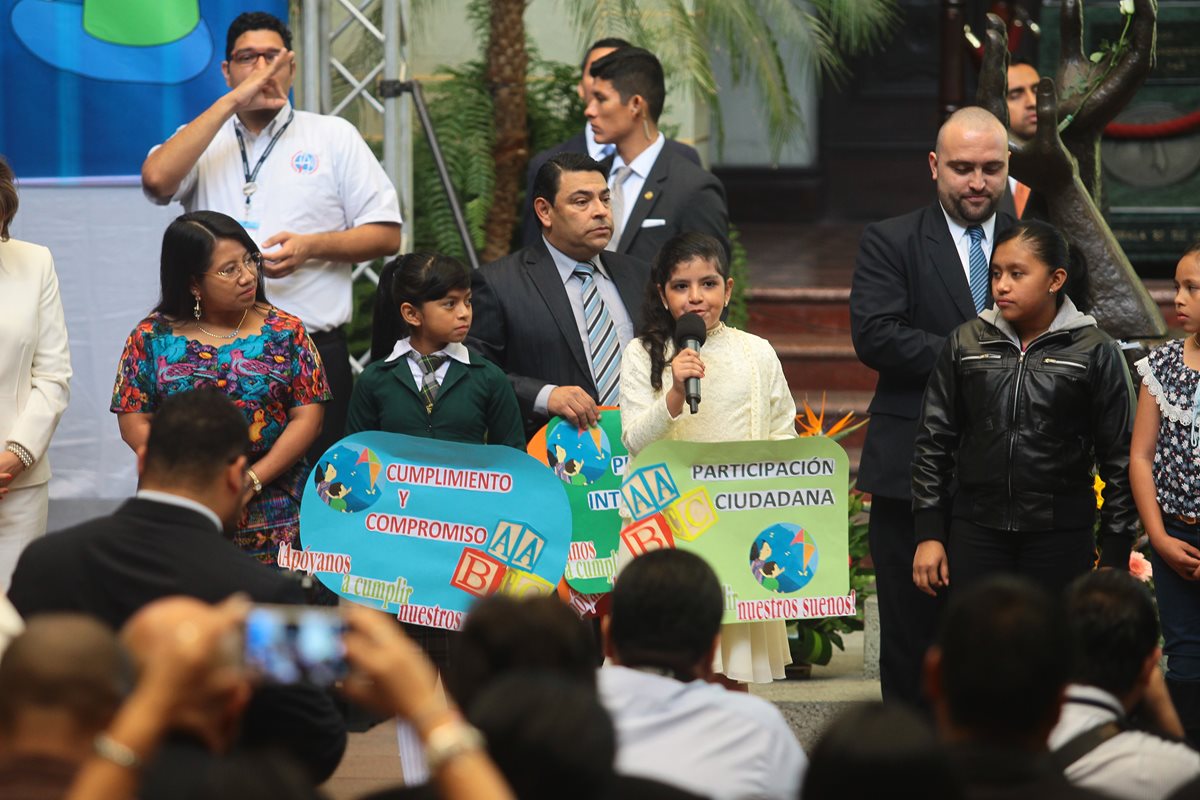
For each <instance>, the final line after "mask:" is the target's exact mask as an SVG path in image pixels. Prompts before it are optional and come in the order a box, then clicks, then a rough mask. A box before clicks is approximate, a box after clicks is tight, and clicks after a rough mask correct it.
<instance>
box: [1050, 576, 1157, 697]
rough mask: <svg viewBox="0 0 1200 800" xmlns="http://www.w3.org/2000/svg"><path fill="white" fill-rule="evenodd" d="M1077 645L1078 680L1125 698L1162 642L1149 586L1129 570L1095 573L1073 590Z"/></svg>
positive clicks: (1070, 617)
mask: <svg viewBox="0 0 1200 800" xmlns="http://www.w3.org/2000/svg"><path fill="white" fill-rule="evenodd" d="M1066 610H1067V621H1068V624H1069V625H1070V626H1071V642H1072V644H1073V645H1074V647H1075V670H1074V672H1073V673H1072V680H1073V682H1075V683H1083V684H1087V685H1089V686H1098V687H1100V688H1101V689H1103V690H1105V691H1106V692H1108V693H1110V694H1113V695H1116V696H1117V697H1123V696H1124V695H1126V694H1128V693H1129V691H1130V690H1132V689H1133V688H1134V686H1135V684H1136V683H1137V681H1138V678H1139V677H1140V676H1141V673H1142V667H1143V665H1144V664H1145V662H1146V658H1147V657H1148V656H1149V655H1150V654H1151V653H1153V652H1154V649H1155V648H1156V647H1158V618H1157V617H1156V616H1155V612H1154V600H1153V599H1152V598H1151V597H1150V592H1149V591H1148V590H1147V589H1146V587H1145V586H1143V585H1142V584H1140V583H1139V582H1138V581H1137V579H1136V578H1134V577H1133V576H1131V575H1130V574H1129V573H1128V572H1123V571H1120V570H1104V571H1102V572H1089V573H1088V574H1086V575H1084V576H1083V577H1081V578H1079V579H1077V580H1076V581H1075V582H1074V583H1072V584H1071V585H1070V587H1069V588H1068V589H1067V594H1066Z"/></svg>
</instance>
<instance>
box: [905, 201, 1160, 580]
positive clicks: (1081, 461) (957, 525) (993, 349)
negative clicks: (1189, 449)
mask: <svg viewBox="0 0 1200 800" xmlns="http://www.w3.org/2000/svg"><path fill="white" fill-rule="evenodd" d="M1069 256H1070V253H1069V249H1068V246H1067V242H1066V240H1065V239H1064V238H1063V236H1062V234H1060V233H1059V232H1058V231H1057V230H1055V228H1054V227H1052V226H1050V225H1047V224H1046V223H1044V222H1039V221H1033V220H1027V221H1022V222H1019V223H1018V224H1017V225H1016V226H1014V227H1013V228H1011V229H1009V230H1008V231H1007V232H1005V233H1003V234H1001V235H1000V236H999V237H998V238H997V240H996V244H995V247H994V248H993V251H992V295H993V297H994V298H995V301H996V305H995V308H990V309H987V310H986V311H984V312H982V313H981V314H980V315H979V318H978V319H974V320H972V321H970V322H967V323H965V324H963V325H961V326H960V327H958V328H957V329H955V330H954V331H953V332H952V333H951V334H950V337H949V339H948V341H947V343H946V347H945V349H944V350H943V351H942V354H941V356H940V357H939V359H938V363H937V365H936V366H935V367H934V370H933V373H932V375H931V376H930V378H929V384H928V385H927V386H926V389H925V402H924V407H923V409H922V413H921V424H920V426H919V428H918V432H917V442H916V453H915V455H914V457H913V468H912V495H913V515H914V518H915V527H916V535H917V542H918V546H917V552H916V556H915V558H914V560H913V582H914V583H915V584H916V585H917V588H919V589H921V590H922V591H924V592H927V593H929V594H934V593H935V592H936V590H937V589H938V588H942V587H946V586H949V585H950V578H951V576H953V578H954V586H955V587H957V588H965V587H966V586H967V585H969V584H970V583H972V582H974V581H976V580H977V579H979V578H981V577H983V576H985V575H989V574H992V573H996V572H1007V573H1018V574H1023V575H1026V576H1027V577H1030V578H1032V579H1034V580H1035V581H1037V582H1038V583H1040V584H1042V585H1043V586H1045V587H1046V588H1047V589H1050V590H1051V591H1054V592H1057V591H1059V590H1061V589H1062V587H1063V586H1065V585H1066V584H1067V583H1068V582H1070V580H1071V579H1072V578H1074V577H1076V576H1078V575H1080V574H1082V573H1084V572H1087V571H1088V570H1090V569H1091V568H1092V565H1093V563H1094V562H1095V557H1096V538H1095V535H1094V533H1093V528H1094V525H1095V520H1096V498H1095V495H1094V491H1093V469H1094V468H1095V469H1098V471H1099V474H1100V477H1101V479H1102V480H1103V481H1104V482H1105V489H1104V505H1103V507H1102V509H1101V514H1100V517H1101V520H1100V545H1101V556H1100V564H1101V565H1102V566H1112V567H1117V568H1120V569H1128V563H1129V548H1130V544H1131V543H1132V541H1133V536H1134V531H1135V528H1136V524H1137V511H1136V508H1135V507H1134V504H1133V498H1132V495H1131V494H1130V491H1129V477H1128V468H1129V436H1130V431H1131V429H1132V420H1133V387H1132V383H1131V382H1130V379H1129V371H1128V368H1127V367H1126V366H1125V360H1124V358H1123V357H1122V356H1121V353H1120V350H1119V348H1118V346H1117V344H1116V343H1115V342H1114V341H1113V340H1112V339H1111V338H1110V337H1109V336H1108V335H1107V334H1105V333H1104V332H1103V331H1101V330H1100V329H1099V328H1098V327H1096V321H1095V320H1094V319H1093V318H1092V317H1090V316H1088V315H1086V314H1083V313H1081V312H1080V311H1079V310H1078V309H1076V307H1075V305H1074V303H1072V301H1071V299H1070V298H1069V297H1066V293H1065V291H1064V287H1065V285H1066V284H1067V282H1068V278H1069V277H1070V276H1069V274H1068V270H1069V269H1071V264H1070V257H1069Z"/></svg>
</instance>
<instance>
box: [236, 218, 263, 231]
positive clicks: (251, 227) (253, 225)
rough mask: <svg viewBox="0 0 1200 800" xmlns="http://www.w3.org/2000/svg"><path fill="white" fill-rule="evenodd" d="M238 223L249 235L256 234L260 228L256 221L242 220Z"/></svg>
mask: <svg viewBox="0 0 1200 800" xmlns="http://www.w3.org/2000/svg"><path fill="white" fill-rule="evenodd" d="M238 221H239V222H240V223H241V224H242V227H243V228H245V229H246V230H247V231H249V232H250V233H254V232H256V231H257V230H258V229H259V227H260V224H259V221H258V220H256V219H245V218H243V219H240V220H238Z"/></svg>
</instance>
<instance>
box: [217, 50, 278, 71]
mask: <svg viewBox="0 0 1200 800" xmlns="http://www.w3.org/2000/svg"><path fill="white" fill-rule="evenodd" d="M282 53H283V51H282V50H279V49H277V48H272V49H270V50H238V51H237V52H236V53H234V54H233V55H231V56H229V60H230V61H232V62H233V63H234V64H238V65H240V66H243V67H248V66H250V65H251V64H253V63H254V62H256V61H258V59H259V58H265V59H266V60H267V63H268V64H273V63H275V59H277V58H279V56H280V55H281V54H282Z"/></svg>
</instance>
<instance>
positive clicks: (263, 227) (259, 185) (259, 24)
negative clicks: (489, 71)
mask: <svg viewBox="0 0 1200 800" xmlns="http://www.w3.org/2000/svg"><path fill="white" fill-rule="evenodd" d="M291 42H292V35H291V32H290V31H289V30H288V28H287V26H286V25H285V24H284V23H283V22H282V21H281V20H279V19H277V18H276V17H274V16H272V15H270V14H266V13H262V12H251V13H246V14H242V15H240V16H239V17H237V19H235V20H234V21H233V23H232V24H231V25H230V26H229V31H228V34H227V36H226V45H225V61H223V62H222V63H221V71H222V73H224V75H225V81H226V83H228V84H229V87H230V91H229V92H228V93H226V94H225V95H223V96H221V97H220V98H219V99H217V101H216V102H215V103H213V104H212V105H211V106H209V108H208V109H207V110H206V111H205V112H204V113H203V114H201V115H200V116H198V117H196V118H195V119H194V120H192V121H191V122H189V123H188V124H186V125H184V126H183V127H181V128H180V129H179V130H178V131H176V132H175V135H174V136H172V137H171V138H170V139H168V140H167V141H166V142H164V143H163V144H161V145H159V146H157V147H155V148H154V149H153V150H151V151H150V154H149V155H148V156H147V157H146V161H145V163H143V164H142V188H143V190H144V191H145V193H146V195H147V197H149V198H150V199H151V200H153V201H154V202H156V203H159V204H162V205H165V204H167V203H169V202H171V201H172V200H178V201H179V202H180V203H182V204H183V207H184V208H185V209H186V210H187V211H195V210H198V209H206V210H212V211H220V212H222V213H225V214H228V215H229V216H231V217H233V218H234V219H236V220H238V221H239V222H241V223H242V225H243V226H245V228H246V230H247V232H249V234H250V236H251V237H252V238H253V239H254V240H255V241H256V242H257V243H258V244H259V246H260V247H261V248H262V250H263V256H264V265H263V272H264V274H265V275H266V277H267V282H266V288H267V296H268V298H270V300H271V302H272V303H273V304H275V305H277V306H279V307H280V308H282V309H284V310H285V311H289V312H291V313H293V314H295V315H297V316H299V317H300V319H301V320H302V321H303V322H304V325H305V327H306V328H307V329H308V332H309V334H310V335H311V336H312V338H313V341H314V342H315V343H316V345H317V349H318V350H319V351H320V354H321V359H322V361H323V363H324V365H325V370H326V373H327V374H328V378H329V385H330V388H331V389H332V391H333V399H332V401H330V402H329V403H328V404H326V408H325V426H324V430H323V431H322V433H321V436H320V437H319V438H318V440H317V442H316V443H315V444H314V445H313V447H312V449H311V450H310V453H309V455H310V458H313V457H316V456H318V455H320V454H321V453H322V452H324V450H325V448H327V447H328V446H329V445H330V444H332V443H333V442H335V441H337V440H338V439H340V438H341V437H342V433H343V428H344V427H345V420H346V408H347V404H348V403H349V400H350V388H351V383H352V376H351V372H350V363H349V353H348V351H347V348H346V337H345V331H344V327H343V326H344V325H345V324H346V323H347V322H349V321H350V316H351V312H352V304H351V278H350V271H351V267H352V265H353V264H354V263H355V262H358V261H366V260H368V259H372V258H378V257H381V256H388V255H391V254H393V253H395V252H396V251H397V250H399V249H400V206H399V202H398V200H397V198H396V190H395V188H394V187H393V186H392V184H391V182H390V181H389V180H388V177H387V174H386V173H384V171H383V169H382V167H380V165H379V161H378V160H377V159H376V158H375V156H374V155H373V154H372V153H371V150H370V148H369V147H367V145H366V143H365V142H364V141H363V139H362V136H361V135H359V133H358V131H357V130H356V129H355V127H354V126H353V125H351V124H350V123H349V122H347V121H346V120H344V119H341V118H340V117H335V116H324V115H321V114H313V113H310V112H306V111H296V110H294V109H293V108H292V106H291V104H290V103H289V102H288V99H287V98H288V91H289V90H290V88H291V85H292V79H293V78H294V77H295V73H296V64H295V56H294V54H293V53H292V52H291Z"/></svg>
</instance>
